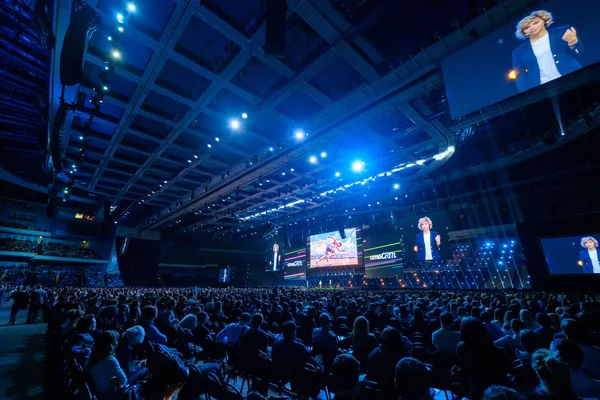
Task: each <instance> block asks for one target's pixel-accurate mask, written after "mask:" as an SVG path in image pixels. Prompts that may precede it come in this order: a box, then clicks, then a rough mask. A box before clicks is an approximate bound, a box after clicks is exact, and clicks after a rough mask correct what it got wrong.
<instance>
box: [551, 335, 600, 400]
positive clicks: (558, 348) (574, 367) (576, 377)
mask: <svg viewBox="0 0 600 400" xmlns="http://www.w3.org/2000/svg"><path fill="white" fill-rule="evenodd" d="M554 352H555V354H556V355H557V356H558V358H559V359H561V360H562V361H564V362H565V363H567V365H568V366H569V371H570V375H571V386H572V388H573V393H575V394H576V395H577V396H579V397H582V398H593V397H597V396H598V395H599V394H600V382H598V381H596V380H594V379H592V378H590V377H589V376H588V375H586V374H585V373H584V372H583V371H582V370H581V364H583V350H581V348H580V347H579V346H578V345H577V343H575V342H573V341H572V340H567V339H559V340H557V341H556V342H555V343H554Z"/></svg>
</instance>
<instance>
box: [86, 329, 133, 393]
mask: <svg viewBox="0 0 600 400" xmlns="http://www.w3.org/2000/svg"><path fill="white" fill-rule="evenodd" d="M118 341H119V334H118V333H117V332H115V331H106V332H103V333H102V334H101V335H100V336H99V337H98V339H96V345H95V346H94V350H93V351H92V355H91V356H90V362H89V364H88V366H87V369H88V371H89V372H90V375H91V378H92V382H93V383H94V388H95V391H96V393H97V395H98V398H99V399H109V398H111V396H112V390H113V378H116V382H115V383H116V385H117V386H123V385H125V384H126V383H127V377H126V376H125V372H123V370H122V369H121V366H120V365H119V362H118V361H117V359H116V358H115V350H116V349H117V342H118Z"/></svg>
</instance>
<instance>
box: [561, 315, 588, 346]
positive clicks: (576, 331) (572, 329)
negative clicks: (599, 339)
mask: <svg viewBox="0 0 600 400" xmlns="http://www.w3.org/2000/svg"><path fill="white" fill-rule="evenodd" d="M560 329H561V330H562V331H563V333H564V334H565V336H566V337H567V339H569V340H573V341H575V342H580V341H582V340H583V339H584V336H585V335H584V332H583V328H582V326H581V324H580V323H579V321H576V320H574V319H572V318H565V319H564V320H563V321H562V322H561V323H560Z"/></svg>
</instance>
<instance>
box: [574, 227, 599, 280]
mask: <svg viewBox="0 0 600 400" xmlns="http://www.w3.org/2000/svg"><path fill="white" fill-rule="evenodd" d="M581 247H583V250H581V251H580V252H579V261H580V263H581V266H582V267H583V273H584V274H600V262H599V261H598V241H597V240H596V239H595V238H593V237H591V236H587V237H584V238H582V239H581Z"/></svg>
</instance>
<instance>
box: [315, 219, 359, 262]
mask: <svg viewBox="0 0 600 400" xmlns="http://www.w3.org/2000/svg"><path fill="white" fill-rule="evenodd" d="M344 233H345V235H346V238H345V239H342V236H341V235H340V233H339V232H338V231H332V232H327V233H321V234H319V235H313V236H311V237H310V238H309V253H310V265H309V268H317V267H338V266H357V265H359V262H358V247H357V242H356V228H349V229H344Z"/></svg>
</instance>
